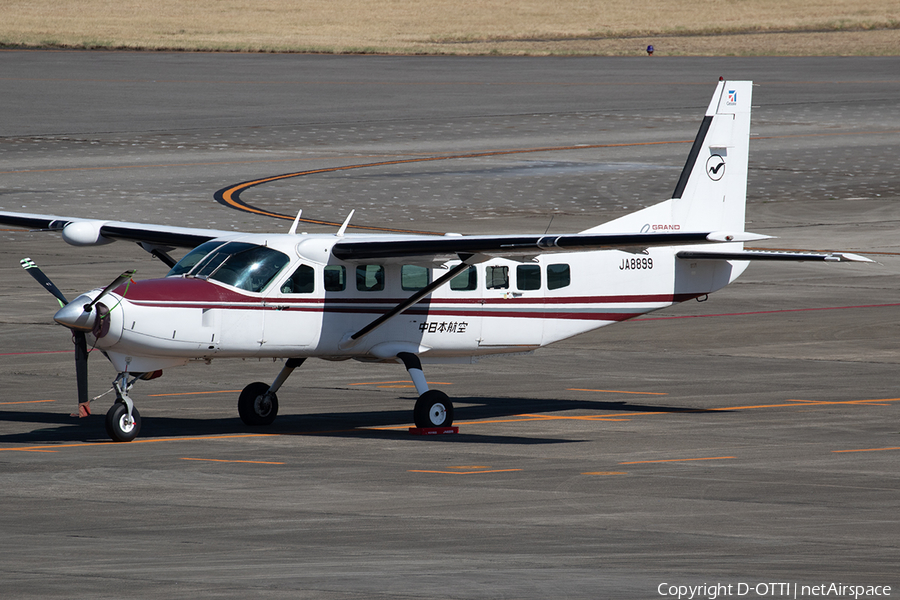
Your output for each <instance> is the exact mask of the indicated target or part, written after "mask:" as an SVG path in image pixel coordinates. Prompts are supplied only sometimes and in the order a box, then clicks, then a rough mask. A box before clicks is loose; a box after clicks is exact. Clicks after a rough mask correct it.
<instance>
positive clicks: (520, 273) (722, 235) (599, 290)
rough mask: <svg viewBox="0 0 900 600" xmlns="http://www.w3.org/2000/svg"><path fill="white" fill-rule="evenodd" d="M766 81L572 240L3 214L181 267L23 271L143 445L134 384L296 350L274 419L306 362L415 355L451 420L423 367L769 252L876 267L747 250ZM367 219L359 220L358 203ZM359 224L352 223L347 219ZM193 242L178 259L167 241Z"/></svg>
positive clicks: (731, 84)
mask: <svg viewBox="0 0 900 600" xmlns="http://www.w3.org/2000/svg"><path fill="white" fill-rule="evenodd" d="M751 92H752V85H751V82H749V81H727V82H726V81H723V80H720V81H719V83H718V85H717V87H716V90H715V93H714V94H713V97H712V100H711V101H710V104H709V108H708V109H707V111H706V115H705V117H704V118H703V121H702V124H701V126H700V131H699V133H698V134H697V137H696V139H695V140H694V144H693V146H692V148H691V150H690V154H689V155H688V159H687V162H686V164H685V166H684V169H683V171H682V173H681V176H680V178H679V179H678V182H677V185H676V186H675V192H674V194H672V198H671V199H669V200H666V201H664V202H661V203H659V204H656V205H654V206H650V207H648V208H645V209H643V210H639V211H637V212H635V213H632V214H629V215H626V216H624V217H621V218H618V219H615V220H613V221H610V222H608V223H605V224H602V225H598V226H596V227H592V228H591V229H588V230H586V231H583V232H581V233H575V234H565V235H473V236H462V235H458V234H447V235H445V236H440V235H398V234H346V233H345V230H346V227H347V222H345V223H344V225H343V226H342V227H341V228H340V230H339V231H338V232H337V234H298V233H297V223H298V220H299V215H298V219H297V220H295V221H294V224H293V226H292V227H291V229H290V231H289V233H286V234H284V233H281V234H242V233H235V232H226V231H217V230H210V229H191V228H183V227H168V226H158V225H142V224H135V223H124V222H116V221H105V220H97V219H83V218H66V217H56V216H48V215H34V214H22V213H10V212H0V222H2V223H4V224H8V225H17V226H20V227H26V228H32V229H45V230H51V231H60V232H61V233H62V237H63V239H64V240H65V241H66V242H68V243H70V244H73V245H76V246H90V245H99V244H107V243H111V242H113V241H115V240H130V241H134V242H138V243H140V244H141V245H142V246H143V247H144V249H146V250H148V251H150V252H152V253H153V254H154V255H155V256H157V257H159V258H161V259H162V260H163V261H164V262H167V264H169V266H170V267H171V270H170V271H169V273H168V275H167V276H166V277H164V278H162V279H151V280H146V281H136V282H133V281H130V279H131V276H132V275H133V272H132V271H129V272H127V273H123V274H122V275H121V276H120V277H119V278H118V279H116V280H115V281H114V282H112V283H111V284H110V285H109V286H107V287H106V288H104V289H99V288H98V289H95V290H92V291H89V292H87V293H84V294H82V295H80V296H78V297H77V298H75V299H74V300H72V301H71V302H68V301H67V300H66V299H65V297H64V296H63V295H62V293H60V292H59V290H58V289H57V288H56V287H55V286H54V285H53V284H52V283H51V282H50V280H49V279H47V277H46V276H45V275H44V274H43V273H42V272H41V271H40V270H39V269H38V268H37V267H36V266H35V265H34V264H33V263H31V262H30V261H27V260H26V261H23V266H25V268H26V269H27V270H28V271H29V273H31V274H32V275H33V276H34V277H35V278H36V279H37V280H38V281H39V282H40V283H41V284H43V285H44V286H45V287H47V289H48V290H50V291H51V293H53V294H54V295H55V296H56V297H57V298H58V299H59V300H60V303H61V304H63V305H64V306H63V307H62V308H61V309H60V310H59V312H57V313H56V315H55V316H54V319H55V320H56V321H57V322H58V323H60V324H62V325H64V326H66V327H68V328H69V329H71V330H72V332H73V336H74V340H75V346H76V352H75V360H76V375H77V382H78V400H79V406H80V408H81V412H82V414H85V413H89V410H87V407H88V402H89V400H88V396H87V354H88V351H87V346H88V344H90V345H91V346H92V347H93V348H96V349H98V350H101V351H102V352H103V354H104V355H105V356H106V357H107V358H108V359H109V361H110V362H111V363H112V365H113V367H115V369H116V371H117V372H118V375H117V376H116V378H115V381H114V383H113V388H114V389H115V392H116V401H115V403H114V404H113V406H112V408H111V409H110V410H109V412H108V413H107V416H106V429H107V432H108V433H109V435H110V437H111V438H112V439H113V440H116V441H130V440H133V439H134V438H135V437H136V436H137V434H138V431H139V429H140V423H141V420H140V414H139V413H138V410H137V409H136V408H135V406H134V402H133V401H132V399H131V397H130V396H129V392H130V390H131V388H132V386H133V385H134V383H135V382H136V381H138V380H140V379H149V378H152V377H153V376H154V375H156V374H158V372H159V371H160V370H161V369H165V368H169V367H173V366H176V365H182V364H185V363H187V362H189V361H198V360H199V361H209V360H211V359H214V358H241V357H243V358H247V357H271V358H279V359H286V360H285V362H284V366H283V368H282V369H281V372H280V373H278V375H277V376H276V377H275V379H274V381H273V382H272V383H271V384H267V383H251V384H250V385H248V386H247V387H246V388H245V389H244V390H243V392H242V393H241V394H240V398H239V400H238V412H239V413H240V416H241V419H242V420H243V421H244V422H245V423H246V424H248V425H266V424H269V423H271V422H272V421H273V419H274V418H275V415H276V413H277V411H278V399H277V396H276V393H277V392H278V390H279V389H280V388H281V386H282V385H283V384H284V383H285V381H286V380H287V378H288V376H289V375H290V374H291V372H292V371H293V370H294V369H295V368H297V367H299V366H300V364H301V363H303V361H305V360H306V359H307V358H311V357H316V358H323V359H329V360H345V359H350V358H352V359H356V360H360V361H374V362H393V363H402V364H403V365H404V366H405V367H406V369H407V370H408V372H409V375H410V377H411V379H412V381H413V383H414V384H415V387H416V391H417V393H418V394H419V397H418V400H417V401H416V403H415V408H414V411H413V417H414V421H415V424H416V426H417V427H421V428H429V427H447V426H449V425H450V424H451V423H452V422H453V404H452V403H451V401H450V400H449V398H448V397H447V395H446V394H444V393H443V392H441V391H438V390H430V389H429V387H428V383H427V381H426V378H425V376H424V374H423V371H422V363H423V362H424V363H447V362H454V363H456V362H471V361H472V360H474V359H475V358H476V357H478V356H481V355H488V354H500V353H503V354H508V353H518V352H530V351H533V350H534V349H536V348H539V347H542V346H546V345H548V344H551V343H553V342H556V341H559V340H563V339H566V338H569V337H571V336H574V335H578V334H580V333H584V332H586V331H590V330H593V329H596V328H598V327H602V326H604V325H610V324H612V323H617V322H619V321H624V320H627V319H631V318H633V317H637V316H639V315H642V314H645V313H648V312H651V311H655V310H659V309H662V308H666V307H668V306H671V305H673V304H676V303H679V302H683V301H685V300H688V299H691V298H698V297H702V296H705V295H707V294H710V293H712V292H714V291H716V290H718V289H720V288H722V287H724V286H726V285H728V284H729V283H730V282H732V281H734V280H735V278H737V277H738V275H740V274H741V273H742V272H743V271H744V269H745V268H746V267H747V265H748V264H749V261H753V260H820V261H848V260H849V261H868V259H865V258H863V257H861V256H857V255H853V254H837V253H833V254H818V253H816V254H812V253H788V252H759V251H748V250H744V243H745V242H750V241H756V240H761V239H765V238H766V237H768V236H764V235H757V234H752V233H747V232H745V231H744V210H745V204H746V188H747V164H748V162H747V161H748V151H749V137H750V99H751ZM351 214H352V213H351ZM348 220H349V218H348ZM175 248H189V249H190V251H189V252H188V253H187V254H186V255H185V256H184V257H183V258H182V259H181V260H179V261H177V262H176V261H175V260H174V259H172V258H171V257H170V256H169V255H168V254H167V252H169V251H171V250H173V249H175Z"/></svg>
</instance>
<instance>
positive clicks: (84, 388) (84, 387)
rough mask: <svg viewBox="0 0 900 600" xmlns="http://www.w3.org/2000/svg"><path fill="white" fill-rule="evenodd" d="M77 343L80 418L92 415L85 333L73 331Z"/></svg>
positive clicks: (76, 372) (76, 363) (76, 375)
mask: <svg viewBox="0 0 900 600" xmlns="http://www.w3.org/2000/svg"><path fill="white" fill-rule="evenodd" d="M72 341H73V342H75V381H76V382H77V384H78V416H87V415H89V414H91V410H90V398H88V349H87V338H86V336H85V334H84V332H83V331H74V330H73V331H72Z"/></svg>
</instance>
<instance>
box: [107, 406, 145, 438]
mask: <svg viewBox="0 0 900 600" xmlns="http://www.w3.org/2000/svg"><path fill="white" fill-rule="evenodd" d="M131 419H132V421H131V422H130V423H129V422H128V407H127V406H125V403H124V402H116V403H115V404H113V405H112V406H111V407H110V409H109V411H107V413H106V434H107V435H108V436H109V439H111V440H112V441H114V442H130V441H131V440H133V439H134V438H136V437H137V436H138V433H139V432H140V431H141V413H139V412H138V409H136V408H132V409H131Z"/></svg>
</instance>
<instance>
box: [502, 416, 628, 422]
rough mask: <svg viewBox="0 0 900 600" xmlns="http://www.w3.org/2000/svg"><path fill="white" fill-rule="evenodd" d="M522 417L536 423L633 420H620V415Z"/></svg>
mask: <svg viewBox="0 0 900 600" xmlns="http://www.w3.org/2000/svg"><path fill="white" fill-rule="evenodd" d="M519 416H520V417H531V418H532V419H534V420H536V421H630V420H631V419H620V418H618V417H619V415H609V416H606V415H577V416H565V415H519Z"/></svg>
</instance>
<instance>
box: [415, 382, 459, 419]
mask: <svg viewBox="0 0 900 600" xmlns="http://www.w3.org/2000/svg"><path fill="white" fill-rule="evenodd" d="M413 420H414V421H415V423H416V427H419V428H421V429H428V428H431V427H450V426H451V425H453V403H452V402H450V398H449V397H448V396H447V394H445V393H444V392H442V391H440V390H428V391H427V392H425V393H424V394H422V395H421V396H419V399H418V400H416V407H415V409H414V410H413Z"/></svg>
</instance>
